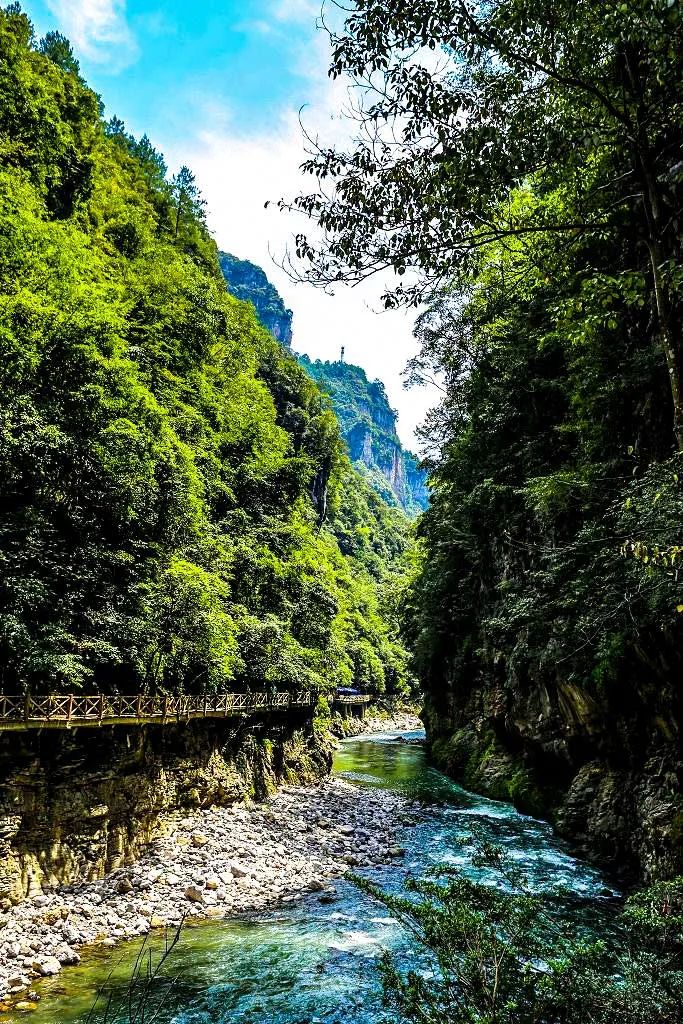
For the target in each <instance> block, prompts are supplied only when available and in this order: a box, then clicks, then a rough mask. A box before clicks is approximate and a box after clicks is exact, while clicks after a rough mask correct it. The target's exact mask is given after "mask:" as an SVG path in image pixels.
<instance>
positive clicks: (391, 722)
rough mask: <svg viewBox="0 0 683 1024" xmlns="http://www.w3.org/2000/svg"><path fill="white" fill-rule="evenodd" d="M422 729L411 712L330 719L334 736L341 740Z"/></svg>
mask: <svg viewBox="0 0 683 1024" xmlns="http://www.w3.org/2000/svg"><path fill="white" fill-rule="evenodd" d="M422 728H423V725H422V722H421V721H420V719H419V718H418V717H417V715H415V714H413V712H412V711H395V712H392V713H391V714H385V715H380V714H373V713H372V712H370V713H369V714H367V715H366V716H365V718H342V717H341V716H340V715H335V716H334V717H333V718H332V731H333V733H334V735H335V736H337V737H341V738H343V739H348V738H350V737H354V736H361V735H364V734H365V733H377V732H413V731H414V730H415V729H422Z"/></svg>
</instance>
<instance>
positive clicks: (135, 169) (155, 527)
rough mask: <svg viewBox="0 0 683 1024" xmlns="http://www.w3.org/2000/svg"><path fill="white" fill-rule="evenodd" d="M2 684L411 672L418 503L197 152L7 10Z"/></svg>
mask: <svg viewBox="0 0 683 1024" xmlns="http://www.w3.org/2000/svg"><path fill="white" fill-rule="evenodd" d="M0 91H1V92H2V97H3V102H2V105H1V107H0V139H1V143H0V154H1V155H0V165H1V170H0V218H1V220H2V223H1V226H0V394H1V402H0V494H1V498H0V570H1V575H2V588H1V590H0V688H2V690H3V691H4V692H6V693H17V692H22V691H26V690H29V691H34V692H35V691H38V692H41V691H42V692H46V691H67V692H68V691H73V690H74V689H79V688H80V689H84V690H92V689H101V690H109V691H117V690H118V691H120V692H137V691H139V690H140V689H143V690H145V691H148V692H155V691H156V692H159V691H161V692H178V691H194V692H197V691H205V690H207V689H213V690H215V689H220V688H225V687H228V688H231V689H240V688H245V687H252V688H254V687H255V688H260V687H269V688H270V687H277V688H279V689H287V688H291V689H303V688H314V689H319V690H325V689H328V688H330V687H333V686H336V685H340V684H350V683H355V684H356V685H359V686H362V687H364V688H366V689H369V690H372V691H384V690H385V689H388V690H392V691H396V690H399V691H400V690H402V689H405V688H406V686H407V682H408V672H407V669H406V652H405V649H404V647H403V646H402V644H401V643H400V641H399V640H398V636H397V623H396V605H397V601H398V598H399V594H400V591H401V587H402V583H401V580H402V578H403V574H404V572H405V570H404V565H403V561H404V559H408V562H409V561H410V560H409V558H408V555H407V553H406V550H407V543H408V539H407V523H406V521H405V519H404V518H398V517H397V516H396V515H395V514H394V512H393V510H391V509H389V508H387V507H386V506H385V505H384V504H383V503H382V502H381V501H380V500H379V499H378V498H377V497H376V495H375V494H374V493H373V492H372V491H371V490H370V488H369V487H368V486H367V484H366V483H365V482H364V481H363V480H362V479H360V478H359V477H358V475H357V474H356V473H355V471H354V470H353V469H352V468H351V466H350V464H349V461H348V458H347V457H346V456H345V454H344V450H343V444H342V442H341V440H340V436H339V428H338V424H337V421H336V419H335V416H334V414H333V413H332V411H331V409H330V406H329V402H328V400H327V399H326V398H325V397H324V396H323V394H322V393H321V391H320V389H319V388H318V387H317V386H316V385H315V384H314V383H313V382H312V381H311V380H310V378H309V377H308V376H307V374H306V373H305V372H304V370H303V369H302V368H301V367H300V366H299V365H298V363H297V361H296V359H295V358H294V357H293V356H292V355H291V354H290V353H289V352H287V351H286V349H285V348H283V347H282V346H281V345H279V344H278V343H277V342H276V341H275V340H274V339H273V338H272V337H271V335H270V334H269V333H268V331H266V330H265V329H264V328H263V327H262V326H261V325H260V324H259V322H258V321H257V319H256V316H255V314H254V310H253V309H252V308H251V306H249V305H248V304H247V303H245V302H241V301H238V300H237V299H235V298H234V297H233V296H231V295H230V294H229V293H228V290H227V288H226V285H225V282H224V279H223V276H222V273H221V268H220V263H219V253H218V251H217V248H216V245H215V243H214V241H213V239H212V238H211V236H210V234H209V232H208V230H207V227H206V224H205V220H204V213H203V200H202V198H201V195H200V193H199V190H198V187H197V185H196V183H195V180H194V177H193V175H192V173H191V172H190V171H189V169H188V168H186V167H184V168H182V169H181V170H180V171H179V172H178V173H177V174H176V175H175V176H173V177H169V175H168V172H167V168H166V165H165V163H164V159H163V157H162V155H161V154H160V153H159V152H157V151H156V150H155V149H154V147H153V146H152V144H151V143H150V141H149V139H148V138H146V137H143V138H141V139H136V138H134V137H133V136H131V135H130V134H128V133H127V131H126V129H125V126H124V124H123V123H122V122H121V121H120V120H119V119H118V118H116V117H114V118H111V119H104V117H103V106H102V103H101V101H100V99H99V97H98V96H97V95H96V94H95V93H94V92H92V91H91V90H90V89H89V88H88V87H87V85H86V84H85V83H84V81H83V79H82V77H81V75H80V71H79V66H78V63H77V61H76V59H75V57H74V55H73V52H72V50H71V47H70V45H69V43H68V41H67V40H66V39H64V37H63V36H61V35H60V34H59V33H49V34H48V35H47V36H45V38H43V39H41V40H40V41H38V40H37V39H36V38H35V37H34V34H33V30H32V27H31V24H30V22H29V21H28V19H27V18H26V16H25V15H24V14H23V13H22V12H21V11H20V8H19V6H18V5H17V4H12V5H10V6H9V7H7V8H5V9H4V10H2V11H0Z"/></svg>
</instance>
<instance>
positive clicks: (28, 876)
mask: <svg viewBox="0 0 683 1024" xmlns="http://www.w3.org/2000/svg"><path fill="white" fill-rule="evenodd" d="M329 767H330V757H329V751H328V747H327V740H326V737H325V736H324V735H323V734H322V733H319V732H318V731H317V730H316V728H315V726H314V722H313V721H312V720H311V717H310V712H302V713H300V714H299V715H297V716H292V715H291V714H289V715H288V716H287V717H286V718H285V717H283V718H282V719H281V720H275V719H268V720H265V719H263V720H260V719H250V720H249V722H244V721H241V720H211V719H207V720H206V721H191V722H183V723H179V724H178V725H166V726H145V727H131V728H128V727H123V726H114V727H109V728H102V729H98V730H97V731H96V732H93V730H91V729H72V730H69V731H67V730H49V729H45V730H40V731H37V730H36V731H33V730H31V731H30V732H2V733H0V905H2V903H4V904H5V905H7V904H8V903H11V902H16V901H17V900H20V899H22V898H23V897H24V896H26V895H33V894H35V893H36V892H40V890H41V889H42V888H49V887H52V886H54V885H58V884H65V883H70V882H74V881H81V880H84V881H85V880H93V879H96V878H101V877H102V876H103V875H104V874H105V873H106V872H109V871H112V870H114V869H115V868H118V867H120V866H121V865H123V864H126V863H129V862H131V861H132V860H134V859H135V858H136V856H137V855H138V854H139V852H140V850H141V849H142V847H144V846H145V845H146V844H147V843H148V842H149V841H150V840H152V839H153V838H154V837H155V835H157V834H159V831H160V830H163V819H164V814H165V813H166V812H168V811H170V810H175V809H179V808H198V807H207V806H211V805H216V804H229V803H233V802H235V801H242V800H244V799H245V798H248V797H253V798H259V797H263V796H265V795H266V794H267V793H269V792H272V791H273V790H274V789H275V788H276V786H277V785H278V784H279V783H280V782H291V783H294V782H313V781H317V780H318V779H319V778H321V777H323V776H324V775H326V774H327V772H328V771H329Z"/></svg>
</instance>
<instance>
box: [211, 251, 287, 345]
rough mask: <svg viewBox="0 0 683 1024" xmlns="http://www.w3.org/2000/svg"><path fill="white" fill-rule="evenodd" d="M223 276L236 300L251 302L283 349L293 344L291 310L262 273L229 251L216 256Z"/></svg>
mask: <svg viewBox="0 0 683 1024" xmlns="http://www.w3.org/2000/svg"><path fill="white" fill-rule="evenodd" d="M218 259H219V262H220V266H221V270H222V271H223V277H224V278H225V280H226V283H227V285H228V288H229V290H230V291H231V292H232V294H233V295H234V296H235V298H237V299H243V300H244V301H245V302H251V303H252V304H253V306H254V308H255V310H256V315H257V316H258V318H259V320H260V321H261V323H262V324H263V326H264V327H266V328H267V329H268V330H269V331H270V333H271V334H272V335H273V337H274V338H275V339H276V340H277V341H279V342H280V343H281V344H282V345H284V346H285V348H290V347H291V344H292V316H293V314H292V311H291V309H287V308H286V307H285V304H284V302H283V301H282V298H281V296H280V294H279V292H278V291H277V289H276V288H275V287H274V286H273V285H272V284H271V283H270V281H269V280H268V278H267V277H266V275H265V274H264V272H263V271H262V270H261V268H260V267H257V266H256V264H254V263H250V262H249V260H238V259H237V257H236V256H231V254H230V253H229V252H221V253H219V254H218Z"/></svg>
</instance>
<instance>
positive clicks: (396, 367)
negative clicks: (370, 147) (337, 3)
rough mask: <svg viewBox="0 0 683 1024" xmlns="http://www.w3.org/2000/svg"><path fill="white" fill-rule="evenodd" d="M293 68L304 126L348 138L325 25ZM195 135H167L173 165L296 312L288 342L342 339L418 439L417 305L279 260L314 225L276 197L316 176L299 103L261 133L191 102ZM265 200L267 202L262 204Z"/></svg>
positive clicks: (286, 7) (424, 401)
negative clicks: (315, 280) (407, 383)
mask: <svg viewBox="0 0 683 1024" xmlns="http://www.w3.org/2000/svg"><path fill="white" fill-rule="evenodd" d="M272 9H273V12H274V13H275V12H278V15H279V17H280V18H281V19H283V20H284V19H285V18H306V19H308V22H309V23H310V19H311V12H312V11H313V12H314V13H319V11H320V2H319V0H315V2H309V0H276V2H275V3H274V4H273V8H272ZM288 57H289V63H290V66H291V65H294V66H295V68H296V70H297V72H298V73H299V74H300V75H301V76H302V78H304V79H305V80H306V81H307V83H308V84H307V86H306V88H305V92H306V93H308V94H309V95H312V96H313V97H314V98H315V99H314V102H313V103H311V104H309V105H308V106H306V109H305V110H304V120H305V124H306V128H307V130H308V131H309V132H310V134H312V135H315V134H316V133H319V134H320V137H321V139H324V140H325V141H326V142H337V143H339V142H340V141H343V140H344V137H345V135H347V134H348V132H349V127H348V125H347V124H346V123H345V121H344V119H342V118H340V111H341V109H342V107H344V106H345V105H346V100H347V93H346V87H345V85H344V84H343V83H342V82H340V81H337V82H333V81H331V80H330V79H329V78H328V77H327V63H328V59H329V49H328V43H327V37H326V36H325V34H324V33H322V32H318V33H316V32H315V31H312V32H311V34H310V36H309V37H308V38H307V39H306V40H302V41H301V43H299V42H296V41H293V40H291V41H290V43H289V46H288ZM194 124H195V134H194V136H193V137H192V138H188V137H187V136H186V137H184V138H182V139H179V138H177V137H176V139H174V141H173V142H172V143H171V144H169V142H168V141H167V140H160V141H163V149H164V153H165V155H166V157H167V159H168V160H169V163H170V164H171V165H172V166H180V165H181V164H182V163H187V164H188V165H189V166H190V167H191V168H192V170H193V171H194V173H195V174H196V176H197V180H198V183H199V185H200V187H201V189H202V191H203V193H204V196H205V198H206V200H207V202H208V209H207V215H208V222H209V226H210V227H211V230H212V231H213V233H214V235H215V238H216V241H217V243H218V245H219V247H220V248H221V249H224V250H227V251H228V252H232V253H233V254H234V255H235V256H237V257H239V258H241V259H248V260H251V261H252V262H253V263H256V264H258V265H259V266H261V267H263V269H264V270H265V271H266V273H267V275H268V277H269V278H270V280H271V281H272V282H273V284H274V285H275V286H276V287H277V289H278V291H279V292H280V294H281V295H282V297H283V299H284V300H285V302H286V304H287V305H288V306H289V307H290V308H291V309H292V310H293V311H294V343H293V345H294V348H295V350H296V351H299V352H306V353H308V355H310V356H311V357H312V358H319V359H332V360H334V359H338V358H339V354H340V351H341V347H342V345H343V346H344V348H345V358H346V360H347V362H351V363H357V364H359V365H360V366H362V367H363V368H364V369H365V370H366V372H367V374H368V376H369V377H370V378H371V379H373V378H375V377H377V378H379V379H380V380H382V381H383V382H384V383H385V385H386V388H387V393H388V395H389V400H390V402H391V404H392V405H393V406H394V408H396V409H397V410H398V412H399V423H398V430H399V434H400V436H401V438H402V440H403V441H404V443H405V444H407V445H409V446H411V447H415V437H414V430H415V428H416V427H417V426H418V425H419V423H420V422H421V421H422V419H423V418H424V414H425V412H426V410H427V408H429V406H431V405H432V404H434V402H435V401H436V398H437V395H436V393H435V392H432V391H426V390H421V389H420V390H418V389H412V390H410V391H406V389H405V388H404V387H403V381H402V372H403V369H404V367H405V364H406V362H407V360H408V359H409V358H410V357H411V356H412V355H413V354H414V353H415V351H416V348H417V343H416V341H415V339H414V338H413V335H412V328H413V322H414V313H413V314H411V313H409V312H405V311H391V312H378V310H379V309H380V301H379V299H380V294H381V291H382V288H381V285H380V283H379V282H372V281H371V282H366V283H365V284H364V285H362V286H359V287H356V288H349V287H345V286H340V287H339V288H338V289H337V290H336V293H335V294H334V295H333V296H330V295H327V294H325V293H324V292H323V291H321V290H319V289H317V288H315V287H313V286H311V285H306V284H295V283H293V282H292V281H291V280H290V278H289V277H288V275H287V274H286V273H285V272H284V271H283V270H282V269H281V268H280V267H279V266H278V265H277V263H278V261H281V260H282V258H283V256H284V254H285V252H286V251H287V250H288V249H291V247H292V238H293V235H294V233H295V231H297V230H307V231H309V232H310V229H311V224H310V222H308V221H307V220H305V219H303V218H301V219H298V218H297V217H295V216H294V215H292V214H289V215H288V214H283V213H280V212H279V210H278V209H277V205H276V204H277V200H278V199H280V198H281V197H292V196H294V195H297V194H298V193H300V192H302V191H303V192H305V191H311V190H312V189H313V188H314V187H315V184H314V181H313V179H312V178H308V177H305V176H304V175H302V173H301V171H300V170H299V165H300V164H301V162H302V160H303V159H304V157H305V153H304V143H303V137H302V132H301V127H300V124H299V115H298V112H297V110H296V109H294V108H289V109H284V110H282V109H280V110H278V111H274V112H273V117H272V124H271V125H270V126H269V128H268V130H267V131H263V132H262V131H260V130H259V131H258V132H256V131H251V132H250V131H248V130H245V131H238V130H237V128H236V127H235V125H234V122H232V121H231V117H230V110H229V107H227V106H226V108H225V110H224V111H222V112H221V111H219V110H217V108H216V103H215V102H214V101H211V107H210V109H209V105H208V101H206V100H205V105H204V106H202V104H201V103H200V102H198V103H197V105H196V107H195V119H194ZM266 201H270V204H271V205H270V206H269V207H268V208H267V209H265V208H264V204H265V203H266Z"/></svg>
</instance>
